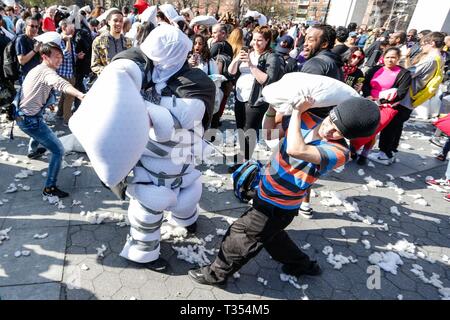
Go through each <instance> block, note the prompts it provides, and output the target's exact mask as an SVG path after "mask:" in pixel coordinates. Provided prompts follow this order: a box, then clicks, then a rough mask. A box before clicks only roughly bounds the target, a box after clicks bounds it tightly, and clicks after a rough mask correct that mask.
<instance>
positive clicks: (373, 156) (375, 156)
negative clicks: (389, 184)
mask: <svg viewBox="0 0 450 320" xmlns="http://www.w3.org/2000/svg"><path fill="white" fill-rule="evenodd" d="M368 158H369V159H370V160H372V161H375V162H377V163H381V164H384V165H385V166H389V165H391V164H393V163H394V162H395V157H394V156H393V157H391V158H389V157H388V156H387V155H386V154H385V153H384V152H383V151H379V152H373V153H370V154H369V156H368Z"/></svg>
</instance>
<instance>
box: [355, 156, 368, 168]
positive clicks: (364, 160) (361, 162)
mask: <svg viewBox="0 0 450 320" xmlns="http://www.w3.org/2000/svg"><path fill="white" fill-rule="evenodd" d="M356 164H357V165H360V166H365V165H366V164H367V158H366V157H364V156H362V155H360V156H359V157H358V160H356Z"/></svg>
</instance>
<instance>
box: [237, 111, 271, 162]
mask: <svg viewBox="0 0 450 320" xmlns="http://www.w3.org/2000/svg"><path fill="white" fill-rule="evenodd" d="M268 108H269V105H268V104H263V105H260V106H258V107H250V106H249V105H248V104H245V113H244V114H245V117H244V119H243V120H244V121H245V122H244V123H245V124H244V126H243V129H244V132H245V136H242V135H239V146H240V149H241V150H240V155H241V156H242V155H243V156H244V160H249V159H250V158H251V157H252V155H253V151H255V147H256V144H257V143H258V139H259V130H261V129H262V121H263V118H264V114H265V113H266V111H267V109H268ZM237 117H238V116H237V115H236V118H237ZM241 117H242V116H240V118H241ZM236 122H237V120H236ZM241 124H242V122H240V123H239V125H241ZM236 125H238V124H237V123H236ZM238 129H239V127H238Z"/></svg>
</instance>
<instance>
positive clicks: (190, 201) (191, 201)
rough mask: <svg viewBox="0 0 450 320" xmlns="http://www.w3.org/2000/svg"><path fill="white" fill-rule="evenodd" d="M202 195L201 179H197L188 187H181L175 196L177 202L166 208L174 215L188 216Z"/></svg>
mask: <svg viewBox="0 0 450 320" xmlns="http://www.w3.org/2000/svg"><path fill="white" fill-rule="evenodd" d="M201 197H202V181H201V179H200V178H199V179H197V180H196V181H195V182H194V183H193V184H191V185H190V186H189V187H187V188H184V189H181V190H180V194H179V195H178V198H177V204H176V205H174V206H172V207H169V208H167V211H172V213H173V215H174V216H176V217H180V218H182V217H188V216H189V215H192V213H194V211H195V208H196V207H197V204H198V202H199V201H200V198H201Z"/></svg>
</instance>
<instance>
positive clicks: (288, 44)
mask: <svg viewBox="0 0 450 320" xmlns="http://www.w3.org/2000/svg"><path fill="white" fill-rule="evenodd" d="M292 49H294V39H292V37H291V36H288V35H285V36H282V37H281V38H280V39H279V41H278V44H277V46H276V47H275V53H276V54H278V55H279V56H281V57H282V58H283V61H284V73H290V72H296V71H298V69H299V68H298V64H297V60H296V59H294V58H292V57H290V56H289V53H290V52H291V51H292Z"/></svg>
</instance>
